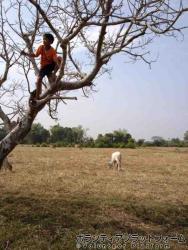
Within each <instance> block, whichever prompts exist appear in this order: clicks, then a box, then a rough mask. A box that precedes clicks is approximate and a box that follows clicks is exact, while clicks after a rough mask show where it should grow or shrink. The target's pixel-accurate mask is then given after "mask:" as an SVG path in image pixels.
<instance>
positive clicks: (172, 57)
mask: <svg viewBox="0 0 188 250" xmlns="http://www.w3.org/2000/svg"><path fill="white" fill-rule="evenodd" d="M184 34H185V37H184V41H183V42H181V41H177V40H175V39H173V38H167V37H163V38H159V39H157V40H155V42H154V43H153V44H152V46H151V52H152V53H151V55H152V58H156V56H157V55H159V57H158V60H157V62H155V63H153V64H152V68H151V69H149V67H148V65H146V64H145V63H143V62H137V63H135V64H132V63H126V61H127V58H125V57H123V56H116V57H115V58H113V60H112V62H111V63H110V66H112V67H113V69H112V72H111V77H109V76H108V75H106V76H103V77H102V78H100V79H99V80H97V87H96V89H97V90H98V92H97V93H93V94H92V96H90V98H85V97H82V96H80V95H79V94H78V92H75V93H74V92H72V93H70V96H73V95H75V96H77V97H78V98H79V99H78V101H69V102H68V104H67V105H61V107H60V108H59V123H60V124H61V125H62V126H68V127H74V126H78V125H82V126H83V127H84V128H88V129H89V130H88V135H91V136H93V137H96V136H97V134H99V133H102V134H104V133H106V132H112V131H114V130H116V129H126V130H128V132H129V133H131V135H132V136H133V137H134V138H136V139H138V138H145V139H150V138H151V137H152V136H156V135H157V136H162V137H164V138H166V139H167V138H174V137H179V138H182V137H183V134H184V132H185V131H186V130H188V110H187V109H188V31H185V32H184ZM45 113H46V112H43V111H42V113H41V114H39V115H38V117H37V121H38V122H41V123H42V124H43V125H44V127H46V128H49V127H50V126H52V125H54V124H56V123H55V122H54V121H52V120H51V119H50V118H48V117H47V116H46V115H45Z"/></svg>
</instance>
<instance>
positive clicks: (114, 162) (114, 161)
mask: <svg viewBox="0 0 188 250" xmlns="http://www.w3.org/2000/svg"><path fill="white" fill-rule="evenodd" d="M115 166H116V167H117V169H118V171H120V170H121V153H120V152H114V153H112V156H111V161H110V162H109V167H115Z"/></svg>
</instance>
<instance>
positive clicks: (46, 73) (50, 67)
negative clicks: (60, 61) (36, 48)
mask: <svg viewBox="0 0 188 250" xmlns="http://www.w3.org/2000/svg"><path fill="white" fill-rule="evenodd" d="M55 66H56V63H55V62H54V63H51V64H48V65H46V66H44V67H43V68H41V69H40V70H39V77H40V78H43V77H45V76H49V75H51V74H52V72H53V70H54V69H55Z"/></svg>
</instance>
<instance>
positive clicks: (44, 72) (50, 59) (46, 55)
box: [21, 33, 60, 105]
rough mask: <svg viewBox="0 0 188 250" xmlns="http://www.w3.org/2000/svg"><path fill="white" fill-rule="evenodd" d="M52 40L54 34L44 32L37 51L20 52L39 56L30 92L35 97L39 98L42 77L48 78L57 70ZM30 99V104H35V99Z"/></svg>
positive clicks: (58, 59)
mask: <svg viewBox="0 0 188 250" xmlns="http://www.w3.org/2000/svg"><path fill="white" fill-rule="evenodd" d="M53 42H54V36H53V35H52V34H50V33H45V34H44V35H43V44H42V45H40V46H39V47H38V49H37V51H36V52H35V53H33V54H29V53H26V52H25V51H22V52H21V54H22V55H24V56H29V57H38V56H41V59H40V70H39V74H38V77H37V81H36V90H34V91H33V92H32V97H33V98H36V99H40V94H41V91H42V79H43V78H44V77H45V76H47V77H48V78H50V76H52V72H53V71H54V70H57V68H58V67H59V66H60V58H59V57H58V56H57V53H56V51H55V49H54V48H53V47H52V46H51V44H52V43H53ZM33 98H32V99H30V101H31V104H32V105H35V104H36V101H35V100H33Z"/></svg>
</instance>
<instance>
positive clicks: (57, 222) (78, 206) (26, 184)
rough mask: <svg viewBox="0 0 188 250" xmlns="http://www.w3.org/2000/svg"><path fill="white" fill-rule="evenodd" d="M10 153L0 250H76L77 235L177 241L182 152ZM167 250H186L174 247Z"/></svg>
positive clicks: (181, 228)
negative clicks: (118, 157)
mask: <svg viewBox="0 0 188 250" xmlns="http://www.w3.org/2000/svg"><path fill="white" fill-rule="evenodd" d="M113 151H114V150H113V149H82V150H80V149H73V148H35V147H17V148H16V149H15V150H14V152H13V153H12V156H11V158H10V160H11V162H12V163H13V168H14V172H13V173H9V172H1V173H0V197H1V198H0V249H1V248H2V249H5V247H6V246H7V249H66V250H69V249H76V248H75V239H76V235H78V234H79V233H83V232H85V233H90V234H95V235H97V234H101V233H106V234H109V235H115V234H116V233H119V232H122V233H139V234H141V235H143V234H164V235H167V234H168V235H174V234H180V233H182V234H184V236H187V232H188V230H187V225H188V221H187V220H188V196H187V189H188V185H187V184H188V183H187V180H188V171H187V167H188V149H185V148H184V149H175V148H144V149H135V150H133V149H120V151H121V153H122V158H123V164H122V167H123V171H121V172H119V173H118V172H117V171H116V170H114V169H108V167H107V163H108V161H109V159H110V155H111V153H112V152H113ZM171 247H172V248H171V249H186V246H185V245H180V244H175V245H172V246H171Z"/></svg>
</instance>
